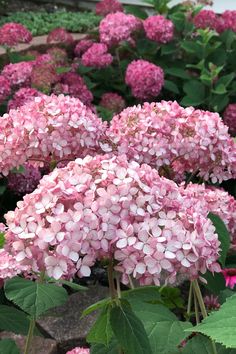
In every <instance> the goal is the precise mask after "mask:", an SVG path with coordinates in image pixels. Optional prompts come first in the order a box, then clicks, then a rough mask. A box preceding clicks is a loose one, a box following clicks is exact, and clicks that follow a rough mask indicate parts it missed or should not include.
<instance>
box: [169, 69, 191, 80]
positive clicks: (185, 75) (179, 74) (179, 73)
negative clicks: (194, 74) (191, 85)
mask: <svg viewBox="0 0 236 354" xmlns="http://www.w3.org/2000/svg"><path fill="white" fill-rule="evenodd" d="M165 73H166V74H169V75H172V76H176V77H180V78H181V79H189V78H190V76H189V74H188V73H186V71H185V70H184V69H181V68H166V69H165Z"/></svg>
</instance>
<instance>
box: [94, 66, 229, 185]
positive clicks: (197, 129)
mask: <svg viewBox="0 0 236 354" xmlns="http://www.w3.org/2000/svg"><path fill="white" fill-rule="evenodd" d="M144 73H145V72H143V75H144ZM101 146H102V148H103V149H104V151H106V152H113V153H118V154H124V153H125V154H127V156H128V158H129V159H132V160H133V159H134V160H136V161H137V162H139V163H147V164H149V165H150V166H152V167H153V168H156V169H158V170H159V171H160V173H161V170H162V169H164V170H165V171H167V172H166V174H165V176H167V177H168V178H171V179H173V178H175V177H176V176H177V177H178V178H177V180H178V181H179V180H182V181H183V180H184V179H185V173H186V172H189V173H194V174H196V175H198V176H200V177H202V178H203V179H204V180H211V181H212V182H213V183H216V182H217V181H219V182H220V183H221V182H222V181H224V180H227V179H230V178H235V176H236V145H235V142H234V140H233V138H231V137H230V135H229V134H228V128H227V127H226V126H225V125H224V124H223V122H222V119H221V118H220V116H219V114H218V113H211V112H208V111H202V110H199V109H194V108H193V107H188V108H183V107H181V106H180V105H179V104H178V103H177V102H171V101H169V102H166V101H161V102H158V103H154V102H153V103H144V105H143V106H141V105H138V106H134V107H129V108H126V109H125V110H124V111H122V112H121V113H120V114H119V115H116V116H114V117H113V119H112V121H111V124H110V128H109V129H108V130H107V141H105V142H104V144H103V143H102V144H101ZM172 173H173V174H172Z"/></svg>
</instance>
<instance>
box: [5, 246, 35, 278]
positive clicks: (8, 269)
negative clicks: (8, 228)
mask: <svg viewBox="0 0 236 354" xmlns="http://www.w3.org/2000/svg"><path fill="white" fill-rule="evenodd" d="M27 270H28V266H25V265H23V264H18V262H17V260H16V259H15V258H14V257H13V256H12V255H11V254H10V253H9V252H7V251H6V250H4V249H0V280H3V279H8V278H13V277H14V276H16V275H17V274H20V273H22V272H24V271H27Z"/></svg>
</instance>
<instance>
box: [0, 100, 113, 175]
mask: <svg viewBox="0 0 236 354" xmlns="http://www.w3.org/2000/svg"><path fill="white" fill-rule="evenodd" d="M105 129H106V123H103V122H102V121H101V120H100V119H99V118H98V117H97V116H96V115H95V114H93V113H92V111H91V110H90V109H88V108H86V106H84V105H83V103H82V102H81V101H80V100H78V99H76V98H72V97H69V96H63V95H59V96H55V95H51V96H46V95H43V96H41V97H36V98H35V99H34V100H33V101H31V102H29V103H27V104H25V105H24V106H21V107H20V108H18V109H17V110H11V111H10V112H9V113H8V114H4V115H3V117H2V118H1V126H0V172H1V173H3V174H4V175H7V174H8V172H9V171H10V170H11V169H12V168H14V167H19V166H20V165H23V164H24V163H25V162H26V161H27V160H29V159H33V160H40V161H41V160H45V161H48V162H50V161H58V160H61V159H62V160H70V159H75V158H76V157H78V156H86V155H87V154H90V155H93V154H94V153H98V151H99V143H98V142H99V140H100V139H101V137H102V136H103V134H104V131H105Z"/></svg>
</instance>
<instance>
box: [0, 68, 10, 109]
mask: <svg viewBox="0 0 236 354" xmlns="http://www.w3.org/2000/svg"><path fill="white" fill-rule="evenodd" d="M10 93H11V87H10V83H9V81H8V80H7V79H6V77H4V76H2V75H0V104H1V103H2V102H3V101H5V99H7V97H8V96H9V95H10Z"/></svg>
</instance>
